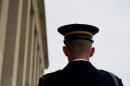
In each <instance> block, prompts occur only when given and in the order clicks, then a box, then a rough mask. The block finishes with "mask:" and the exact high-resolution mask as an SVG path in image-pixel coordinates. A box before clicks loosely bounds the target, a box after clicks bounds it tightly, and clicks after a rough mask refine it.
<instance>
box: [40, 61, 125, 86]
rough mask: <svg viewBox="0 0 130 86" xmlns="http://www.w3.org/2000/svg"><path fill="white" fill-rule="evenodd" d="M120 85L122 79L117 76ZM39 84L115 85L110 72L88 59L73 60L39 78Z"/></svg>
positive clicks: (120, 85) (55, 85) (121, 85)
mask: <svg viewBox="0 0 130 86" xmlns="http://www.w3.org/2000/svg"><path fill="white" fill-rule="evenodd" d="M116 78H117V80H118V83H119V86H123V84H122V82H121V80H120V79H119V78H118V77H116ZM39 86H115V84H114V81H113V79H112V77H111V76H110V74H109V73H108V72H104V71H101V70H98V69H96V68H95V67H94V66H93V65H92V64H91V63H90V62H87V61H72V62H69V63H68V65H67V66H66V67H65V68H64V69H63V70H59V71H56V72H53V73H50V74H47V75H44V76H43V77H42V78H40V80H39Z"/></svg>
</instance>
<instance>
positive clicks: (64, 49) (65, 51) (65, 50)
mask: <svg viewBox="0 0 130 86" xmlns="http://www.w3.org/2000/svg"><path fill="white" fill-rule="evenodd" d="M63 52H64V54H65V55H66V56H68V54H67V47H66V46H63Z"/></svg>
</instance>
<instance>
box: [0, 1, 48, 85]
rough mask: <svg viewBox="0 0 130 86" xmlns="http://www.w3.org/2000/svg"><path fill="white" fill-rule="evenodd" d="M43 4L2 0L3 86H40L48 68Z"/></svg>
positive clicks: (0, 82)
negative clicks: (41, 78) (39, 82)
mask: <svg viewBox="0 0 130 86" xmlns="http://www.w3.org/2000/svg"><path fill="white" fill-rule="evenodd" d="M45 24H46V23H45V10H44V1H43V0H0V86H37V85H38V81H39V78H40V77H41V76H42V75H43V74H44V69H45V68H47V67H48V52H47V37H46V25H45Z"/></svg>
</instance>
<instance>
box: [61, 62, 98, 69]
mask: <svg viewBox="0 0 130 86" xmlns="http://www.w3.org/2000/svg"><path fill="white" fill-rule="evenodd" d="M91 68H95V67H94V66H93V65H92V64H91V63H90V62H89V61H84V60H78V61H71V62H69V63H68V65H67V66H66V67H65V68H64V69H63V70H68V71H71V70H80V69H81V70H82V69H91Z"/></svg>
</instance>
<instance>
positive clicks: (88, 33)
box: [64, 31, 93, 36]
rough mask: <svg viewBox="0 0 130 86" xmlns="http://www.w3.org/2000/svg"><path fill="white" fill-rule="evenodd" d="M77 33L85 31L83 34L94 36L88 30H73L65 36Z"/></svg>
mask: <svg viewBox="0 0 130 86" xmlns="http://www.w3.org/2000/svg"><path fill="white" fill-rule="evenodd" d="M77 33H83V34H87V35H91V36H93V34H92V33H90V32H87V31H73V32H69V33H66V34H65V35H64V36H67V35H71V34H77Z"/></svg>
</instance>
